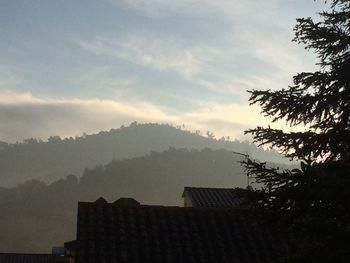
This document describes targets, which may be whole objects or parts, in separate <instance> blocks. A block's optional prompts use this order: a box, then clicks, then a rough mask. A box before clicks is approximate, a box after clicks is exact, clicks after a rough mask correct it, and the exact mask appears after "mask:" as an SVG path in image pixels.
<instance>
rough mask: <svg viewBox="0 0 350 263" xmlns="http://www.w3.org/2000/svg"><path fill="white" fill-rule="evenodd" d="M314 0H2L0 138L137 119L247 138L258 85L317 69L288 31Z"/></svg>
mask: <svg viewBox="0 0 350 263" xmlns="http://www.w3.org/2000/svg"><path fill="white" fill-rule="evenodd" d="M323 8H325V6H324V1H316V2H315V1H313V0H269V1H261V0H244V1H241V0H240V1H238V0H216V1H212V0H176V1H174V0H0V141H7V142H16V141H22V140H23V139H26V138H41V139H44V140H45V139H47V138H48V137H49V136H51V135H59V136H61V137H67V136H77V135H78V136H79V135H82V134H83V133H84V132H85V133H88V134H90V133H96V132H99V131H101V130H110V129H112V128H118V127H120V126H121V125H128V124H130V123H131V122H133V121H137V122H139V123H145V122H147V123H148V122H159V123H169V124H173V125H175V126H177V125H183V124H184V125H185V127H186V129H189V130H193V131H194V130H200V131H202V133H203V134H205V133H206V131H211V132H213V133H214V134H215V135H216V137H218V138H219V137H221V136H230V137H231V138H232V139H233V138H236V139H240V140H243V139H247V138H246V137H245V135H244V130H246V129H249V128H253V127H255V126H257V125H267V124H268V123H269V122H270V119H269V118H264V117H263V116H262V115H261V114H260V110H259V108H258V107H256V106H249V102H248V99H249V94H248V93H247V90H252V89H272V90H276V89H281V88H287V87H288V85H291V84H292V76H293V75H295V74H296V73H297V72H302V71H312V70H313V69H315V63H316V59H315V56H314V54H312V52H308V51H305V50H304V48H303V46H300V45H297V44H296V43H295V42H292V41H291V40H292V38H293V27H294V25H295V22H296V18H298V17H309V16H314V14H315V13H316V12H318V11H321V10H322V9H323Z"/></svg>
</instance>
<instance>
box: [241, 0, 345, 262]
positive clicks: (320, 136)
mask: <svg viewBox="0 0 350 263" xmlns="http://www.w3.org/2000/svg"><path fill="white" fill-rule="evenodd" d="M328 3H329V4H330V6H329V9H328V11H322V12H321V13H319V18H320V19H319V20H318V21H317V22H316V21H315V20H313V19H312V18H310V17H309V18H300V19H297V24H296V26H295V29H294V30H295V38H294V41H295V42H297V43H299V44H303V45H305V48H306V49H308V50H312V51H314V52H315V53H316V55H317V57H318V59H319V62H318V64H317V65H318V66H319V70H317V71H315V72H302V73H298V74H297V75H296V76H294V77H293V82H294V85H292V86H290V87H289V88H287V89H282V90H277V91H273V90H263V91H261V90H252V91H249V92H250V93H251V97H250V103H251V104H258V105H260V106H261V108H262V113H263V114H264V115H266V116H270V117H272V121H273V122H277V121H286V122H287V123H288V124H289V125H290V126H291V127H295V126H298V127H300V126H303V127H304V130H303V131H300V132H287V131H285V130H279V129H274V128H272V127H270V126H269V127H256V128H254V129H250V130H248V131H246V133H248V134H252V135H253V138H254V141H255V142H258V143H259V144H260V145H265V146H270V147H272V148H275V149H277V150H278V151H280V152H282V153H284V154H285V155H286V156H287V157H289V158H291V159H294V160H298V161H300V169H294V170H279V169H277V168H271V167H267V166H266V164H265V163H259V162H256V161H254V160H247V161H246V162H245V165H246V168H247V170H248V175H249V176H254V177H255V178H256V181H257V182H258V183H262V184H263V185H264V187H263V189H262V191H261V193H260V194H261V196H260V197H259V202H258V206H260V207H263V208H268V209H273V210H276V211H278V212H280V213H281V214H282V215H283V216H284V217H283V218H284V219H286V221H284V222H288V223H289V224H290V226H291V227H290V228H289V230H290V234H291V235H290V237H291V241H292V248H291V255H290V257H289V261H290V262H350V261H349V260H350V249H349V244H350V191H349V189H350V1H349V0H332V1H328Z"/></svg>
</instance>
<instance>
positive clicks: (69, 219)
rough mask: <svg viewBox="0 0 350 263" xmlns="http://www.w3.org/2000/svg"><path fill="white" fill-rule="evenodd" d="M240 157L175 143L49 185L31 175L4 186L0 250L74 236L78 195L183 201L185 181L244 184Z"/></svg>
mask: <svg viewBox="0 0 350 263" xmlns="http://www.w3.org/2000/svg"><path fill="white" fill-rule="evenodd" d="M240 159H241V157H240V156H237V155H232V153H231V152H229V151H227V150H211V149H208V148H206V149H203V150H201V151H198V150H187V149H175V148H170V149H169V150H167V151H165V152H152V153H150V154H149V155H147V156H143V157H137V158H132V159H125V160H119V161H112V162H110V163H109V164H107V165H100V166H97V167H96V168H94V169H86V170H85V172H84V174H83V176H82V177H81V179H80V180H78V178H77V177H76V176H73V175H69V176H68V177H66V178H64V179H60V180H58V181H56V182H53V183H51V184H50V185H46V184H45V183H43V182H40V181H37V180H31V181H27V182H25V183H23V184H20V185H18V186H17V187H14V188H11V189H2V190H1V191H0V211H1V213H0V226H1V235H0V251H8V252H45V251H49V250H50V248H51V247H50V246H51V245H60V244H62V243H63V242H64V241H68V240H70V239H73V238H74V237H75V231H76V230H75V225H76V212H77V202H78V201H94V200H96V199H97V198H98V197H100V196H103V197H105V198H106V199H107V200H108V201H110V202H112V201H115V200H117V199H118V198H120V197H133V198H136V199H137V200H138V201H140V202H141V203H143V204H160V205H182V198H181V194H182V191H183V188H184V186H206V187H245V186H246V182H247V180H246V176H245V175H244V171H243V168H242V167H241V166H240V164H239V161H240Z"/></svg>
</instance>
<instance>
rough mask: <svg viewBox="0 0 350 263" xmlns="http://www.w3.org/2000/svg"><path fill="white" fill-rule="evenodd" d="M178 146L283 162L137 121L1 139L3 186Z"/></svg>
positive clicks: (241, 145) (245, 146)
mask: <svg viewBox="0 0 350 263" xmlns="http://www.w3.org/2000/svg"><path fill="white" fill-rule="evenodd" d="M169 147H174V148H187V149H192V148H195V149H199V150H200V149H203V148H205V147H208V148H211V149H221V148H222V149H226V150H229V151H237V152H243V153H248V154H250V155H251V156H253V157H254V158H257V159H263V160H269V161H274V162H283V160H282V159H281V157H280V156H279V155H278V154H277V153H276V152H271V151H263V150H262V149H259V148H257V147H256V146H255V145H252V144H250V143H248V142H247V141H245V142H239V141H237V140H235V141H231V140H229V138H221V139H214V137H213V134H211V133H210V132H208V133H207V135H206V137H205V136H201V135H200V134H199V132H195V133H193V132H189V131H184V130H182V129H181V128H175V127H172V126H170V125H161V124H137V123H132V124H131V125H130V126H128V127H121V128H119V129H112V130H110V131H108V132H100V133H98V134H93V135H84V136H82V137H76V138H65V139H61V138H60V137H58V136H52V137H50V138H49V139H48V141H47V142H44V141H40V140H36V139H28V140H25V141H24V142H22V143H17V144H7V143H5V142H1V143H0V186H7V187H11V186H15V185H17V184H18V183H21V182H24V181H25V180H28V179H39V180H42V181H44V182H47V183H50V182H53V181H55V180H57V179H59V178H62V177H64V176H65V175H67V174H75V175H77V176H81V175H82V173H83V170H84V168H94V167H95V166H96V165H103V164H107V163H109V162H110V161H112V160H122V159H124V158H133V157H139V156H143V155H145V154H149V153H150V152H151V151H164V150H167V149H169Z"/></svg>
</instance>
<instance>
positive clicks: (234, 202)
mask: <svg viewBox="0 0 350 263" xmlns="http://www.w3.org/2000/svg"><path fill="white" fill-rule="evenodd" d="M244 191H247V190H244V189H237V188H236V189H233V188H204V187H185V190H184V193H183V195H182V197H187V198H189V199H190V200H191V205H192V206H193V207H217V208H219V207H222V208H225V207H226V208H228V207H238V206H240V205H241V204H242V203H243V202H244V197H243V196H242V193H243V192H244Z"/></svg>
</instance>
